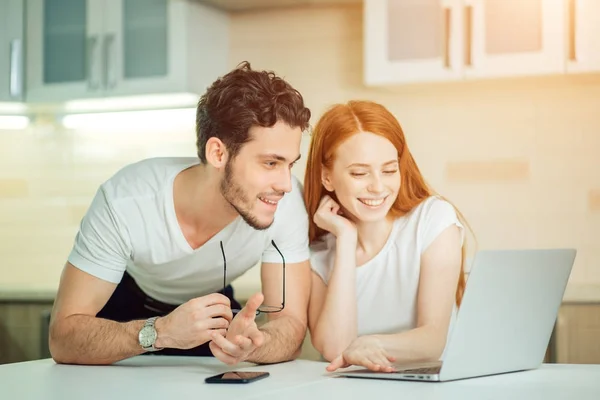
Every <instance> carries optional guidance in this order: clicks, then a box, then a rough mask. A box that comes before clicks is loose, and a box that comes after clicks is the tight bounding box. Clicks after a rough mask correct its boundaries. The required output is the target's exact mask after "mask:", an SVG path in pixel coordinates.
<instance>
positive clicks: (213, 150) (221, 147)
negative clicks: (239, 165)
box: [205, 136, 228, 169]
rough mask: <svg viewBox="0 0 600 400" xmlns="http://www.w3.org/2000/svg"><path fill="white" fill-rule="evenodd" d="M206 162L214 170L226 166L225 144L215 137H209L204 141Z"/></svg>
mask: <svg viewBox="0 0 600 400" xmlns="http://www.w3.org/2000/svg"><path fill="white" fill-rule="evenodd" d="M205 156H206V161H207V162H208V163H209V164H211V165H212V166H213V167H215V168H218V169H220V168H223V167H225V164H227V157H228V153H227V148H226V147H225V143H223V142H222V141H221V139H218V138H216V137H214V136H213V137H211V138H210V139H208V140H207V141H206V149H205Z"/></svg>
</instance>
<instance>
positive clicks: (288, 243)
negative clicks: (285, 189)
mask: <svg viewBox="0 0 600 400" xmlns="http://www.w3.org/2000/svg"><path fill="white" fill-rule="evenodd" d="M198 162H199V161H198V159H196V158H152V159H148V160H144V161H140V162H138V163H135V164H131V165H129V166H126V167H125V168H123V169H121V170H120V171H119V172H117V173H116V174H115V175H114V176H113V177H112V178H110V179H109V180H108V181H106V182H105V183H103V184H102V185H101V186H100V188H99V189H98V192H97V193H96V196H95V197H94V199H93V201H92V204H91V206H90V208H89V209H88V211H87V213H86V215H85V216H84V218H83V220H82V221H81V225H80V229H79V232H78V233H77V236H76V237H75V243H74V246H73V249H72V251H71V253H70V255H69V257H68V260H69V262H70V263H71V264H73V265H74V266H75V267H77V268H79V269H81V270H83V271H85V272H87V273H89V274H91V275H93V276H96V277H98V278H100V279H103V280H105V281H109V282H113V283H118V282H120V280H121V278H122V276H123V273H124V271H125V270H127V272H128V273H129V274H130V275H131V276H132V277H133V278H134V279H135V281H136V282H137V284H138V285H139V286H140V288H141V289H142V290H143V291H144V292H145V293H146V294H148V295H149V296H151V297H153V298H154V299H156V300H159V301H161V302H164V303H168V304H173V305H177V304H181V303H184V302H186V301H188V300H190V299H192V298H194V297H199V296H203V295H206V294H209V293H214V292H216V291H219V290H221V289H223V272H224V271H223V267H224V266H223V256H222V253H221V248H220V245H219V242H221V241H222V242H223V248H224V251H225V256H226V259H227V284H229V282H231V281H233V280H234V279H235V278H237V277H239V276H240V275H242V274H243V273H244V272H246V271H247V270H248V269H250V268H251V267H253V266H254V265H256V264H257V263H258V262H260V261H262V262H268V263H281V261H282V260H281V256H280V255H279V253H278V252H277V251H276V250H275V248H274V247H273V245H272V244H271V240H273V241H274V242H275V244H276V245H277V247H278V248H279V250H281V252H282V254H283V256H284V257H285V261H286V264H292V263H297V262H302V261H305V260H308V258H309V247H308V215H307V212H306V208H305V206H304V201H303V198H302V186H301V184H300V182H299V181H298V180H297V179H296V178H295V177H292V191H291V192H290V193H287V194H285V195H284V197H283V199H282V200H281V201H280V202H279V205H278V207H277V211H276V212H275V220H274V222H273V224H272V225H271V226H270V227H269V228H268V229H265V230H256V229H254V228H252V227H251V226H250V225H248V224H247V223H246V222H245V221H244V220H243V219H242V218H241V217H238V218H236V219H235V220H234V221H233V222H232V223H230V224H229V225H227V226H226V227H225V228H224V229H223V230H222V231H220V232H219V233H217V234H216V235H215V236H213V237H212V238H211V239H210V240H209V241H208V242H207V243H205V244H204V245H202V246H201V247H200V248H198V249H196V250H194V249H192V248H191V246H190V245H189V244H188V242H187V240H186V239H185V237H184V235H183V233H182V231H181V228H180V226H179V223H178V222H177V218H176V214H175V208H174V203H173V182H174V180H175V177H176V176H177V174H178V173H179V172H181V171H183V170H184V169H186V168H188V167H191V166H193V165H196V164H198ZM215 190H218V188H215ZM206 218H211V215H210V212H208V213H207V214H206Z"/></svg>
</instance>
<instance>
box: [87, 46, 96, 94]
mask: <svg viewBox="0 0 600 400" xmlns="http://www.w3.org/2000/svg"><path fill="white" fill-rule="evenodd" d="M97 47H98V36H90V37H89V38H88V39H87V81H88V88H89V89H90V90H97V89H98V87H99V82H98V79H94V76H95V74H94V71H95V69H94V66H95V65H96V49H97Z"/></svg>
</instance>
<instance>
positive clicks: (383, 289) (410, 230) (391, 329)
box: [311, 196, 464, 336]
mask: <svg viewBox="0 0 600 400" xmlns="http://www.w3.org/2000/svg"><path fill="white" fill-rule="evenodd" d="M452 224H455V225H457V226H458V227H459V228H460V230H461V233H462V235H463V238H464V228H463V226H462V224H461V223H460V222H459V220H458V218H457V215H456V212H455V210H454V207H452V205H451V204H450V203H448V202H446V201H444V200H442V199H440V198H439V197H436V196H431V197H429V198H427V199H425V200H424V201H422V202H421V203H420V204H419V205H418V206H417V207H415V208H414V209H413V210H411V211H410V212H409V213H408V214H406V215H404V216H402V217H400V218H397V219H396V220H395V221H394V224H393V227H392V231H391V233H390V236H389V238H388V240H387V242H386V243H385V245H384V247H383V248H382V249H381V251H380V252H379V253H378V254H377V255H375V257H373V258H372V259H371V260H369V261H368V262H366V263H365V264H363V265H361V266H357V268H356V297H357V298H356V305H357V321H358V335H359V336H363V335H372V334H389V333H398V332H401V331H405V330H409V329H413V328H415V327H416V323H417V292H418V288H419V277H420V272H421V255H422V254H423V252H424V251H425V250H426V249H427V247H428V246H429V245H430V244H431V243H432V242H433V241H434V240H435V238H436V237H437V236H438V235H439V234H440V233H441V232H442V231H443V230H444V229H446V228H447V227H448V226H450V225H452ZM334 257H335V236H333V235H332V234H331V233H328V234H326V235H325V236H323V238H322V239H321V240H319V241H318V242H315V243H314V244H313V245H311V267H312V269H313V271H314V272H315V273H317V274H318V275H319V276H320V277H321V279H322V280H323V282H324V283H325V284H327V283H328V282H329V277H330V275H331V272H332V269H333V261H334ZM455 312H456V309H455ZM455 312H454V313H453V319H454V314H455ZM449 331H450V330H449Z"/></svg>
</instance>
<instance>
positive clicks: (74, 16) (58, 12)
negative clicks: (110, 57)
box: [26, 0, 105, 102]
mask: <svg viewBox="0 0 600 400" xmlns="http://www.w3.org/2000/svg"><path fill="white" fill-rule="evenodd" d="M104 3H105V0H27V14H26V20H27V22H26V23H27V28H26V32H27V63H26V64H27V67H26V68H27V69H26V71H27V100H28V101H36V102H38V101H39V102H46V101H62V100H70V99H73V98H86V97H97V96H100V95H102V93H103V91H102V86H101V70H102V69H101V67H102V66H101V49H102V31H103V23H104V18H103V11H104Z"/></svg>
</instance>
